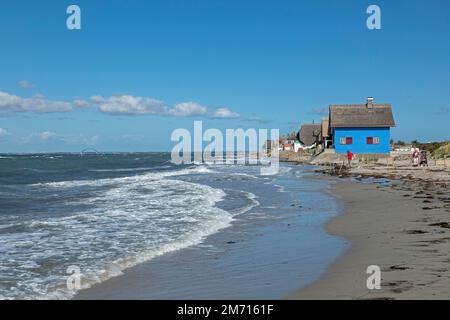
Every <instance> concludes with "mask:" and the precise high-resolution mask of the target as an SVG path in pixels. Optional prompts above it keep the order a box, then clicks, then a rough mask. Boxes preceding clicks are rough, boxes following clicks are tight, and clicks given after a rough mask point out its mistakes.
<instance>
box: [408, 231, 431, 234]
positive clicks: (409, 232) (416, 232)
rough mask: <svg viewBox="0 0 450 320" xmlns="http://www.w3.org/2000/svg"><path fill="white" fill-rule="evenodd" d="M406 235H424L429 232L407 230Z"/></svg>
mask: <svg viewBox="0 0 450 320" xmlns="http://www.w3.org/2000/svg"><path fill="white" fill-rule="evenodd" d="M406 233H407V234H424V233H427V232H426V231H423V230H407V231H406Z"/></svg>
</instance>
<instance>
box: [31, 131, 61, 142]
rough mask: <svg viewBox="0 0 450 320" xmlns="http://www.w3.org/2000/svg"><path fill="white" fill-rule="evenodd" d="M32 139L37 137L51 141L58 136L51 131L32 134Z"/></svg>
mask: <svg viewBox="0 0 450 320" xmlns="http://www.w3.org/2000/svg"><path fill="white" fill-rule="evenodd" d="M31 136H32V137H36V138H38V139H40V140H49V139H51V138H53V137H55V136H56V133H54V132H51V131H44V132H38V133H33V134H31Z"/></svg>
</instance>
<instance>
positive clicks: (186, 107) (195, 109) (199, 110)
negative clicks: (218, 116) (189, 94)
mask: <svg viewBox="0 0 450 320" xmlns="http://www.w3.org/2000/svg"><path fill="white" fill-rule="evenodd" d="M167 113H168V114H169V115H172V116H175V117H191V116H203V115H206V114H208V108H206V107H204V106H202V105H200V104H198V103H196V102H192V101H190V102H183V103H179V104H177V105H176V106H175V107H174V108H171V109H169V110H168V111H167Z"/></svg>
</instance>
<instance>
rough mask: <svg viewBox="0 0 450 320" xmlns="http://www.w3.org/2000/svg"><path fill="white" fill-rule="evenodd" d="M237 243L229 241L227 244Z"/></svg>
mask: <svg viewBox="0 0 450 320" xmlns="http://www.w3.org/2000/svg"><path fill="white" fill-rule="evenodd" d="M233 243H236V241H227V244H233Z"/></svg>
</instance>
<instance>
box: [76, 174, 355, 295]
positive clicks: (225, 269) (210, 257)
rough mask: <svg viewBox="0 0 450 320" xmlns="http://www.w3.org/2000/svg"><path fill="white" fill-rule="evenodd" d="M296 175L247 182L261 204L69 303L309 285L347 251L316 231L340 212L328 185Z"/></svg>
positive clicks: (265, 291) (281, 291)
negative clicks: (200, 239) (189, 244)
mask: <svg viewBox="0 0 450 320" xmlns="http://www.w3.org/2000/svg"><path fill="white" fill-rule="evenodd" d="M303 171H304V170H303V169H302V167H301V166H298V167H297V166H294V167H293V168H292V170H291V171H289V172H287V173H286V174H283V175H280V176H278V177H276V180H275V181H274V182H273V183H274V184H275V185H277V187H276V188H275V187H273V186H272V184H267V185H266V183H268V182H264V181H268V180H262V181H261V180H256V182H255V180H252V179H251V180H249V181H250V182H248V183H249V184H248V188H251V191H252V192H253V193H254V194H255V195H256V196H257V200H258V202H259V203H260V205H258V206H256V207H254V208H253V209H252V210H250V211H249V212H246V213H244V214H242V215H239V216H237V217H236V219H235V221H234V222H233V223H232V225H231V226H230V227H229V228H226V229H223V230H221V231H220V232H218V233H216V234H213V235H211V236H209V237H208V238H207V239H205V241H204V242H203V243H202V244H200V245H195V246H192V247H188V248H185V249H182V250H178V251H174V252H172V253H169V254H165V255H162V256H159V257H156V258H154V259H152V260H149V261H147V262H144V263H142V264H139V265H137V266H135V267H133V268H130V269H127V270H125V272H124V273H123V274H122V275H121V276H118V277H115V278H111V279H109V280H107V281H105V282H102V283H100V284H97V285H95V286H93V287H92V288H89V289H86V290H81V291H80V292H79V293H78V294H77V295H76V296H75V297H74V299H82V300H86V299H88V300H89V299H281V298H283V297H285V296H286V295H288V294H289V293H290V292H292V291H295V290H297V289H298V288H302V287H305V286H307V285H309V284H310V283H312V282H313V281H316V280H317V279H318V278H319V277H320V276H321V274H323V273H324V272H325V270H326V268H327V266H329V265H330V264H331V263H332V262H333V261H335V260H336V259H337V258H338V257H339V256H340V255H342V253H343V252H345V250H346V248H347V245H346V242H345V241H343V240H342V239H340V238H338V237H334V236H331V235H329V234H327V233H326V231H325V230H324V228H323V226H324V224H325V223H326V222H327V221H329V220H330V219H331V218H332V217H334V216H335V215H336V214H337V213H338V212H339V207H338V203H337V202H336V200H335V198H334V197H333V196H331V195H330V194H329V193H327V192H323V190H324V189H326V188H327V187H328V185H329V180H330V179H323V178H320V179H311V177H310V176H311V175H313V176H317V174H312V173H307V174H305V173H304V172H303ZM244 185H245V182H244V181H241V182H240V186H241V187H244ZM228 193H230V190H228ZM230 195H231V194H230ZM229 204H230V201H224V202H223V203H222V205H229ZM219 205H221V204H220V203H219Z"/></svg>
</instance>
